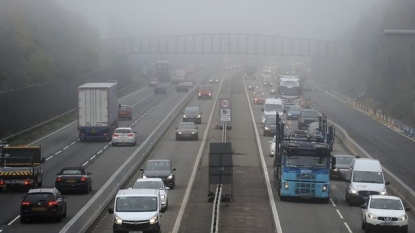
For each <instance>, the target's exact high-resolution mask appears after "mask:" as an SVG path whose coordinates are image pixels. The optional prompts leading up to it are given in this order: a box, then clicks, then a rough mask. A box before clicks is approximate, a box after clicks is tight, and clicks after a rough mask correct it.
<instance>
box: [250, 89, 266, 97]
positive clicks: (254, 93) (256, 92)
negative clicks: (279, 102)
mask: <svg viewBox="0 0 415 233" xmlns="http://www.w3.org/2000/svg"><path fill="white" fill-rule="evenodd" d="M256 95H265V90H264V89H262V88H256V89H255V90H254V92H253V93H252V96H253V97H255V96H256Z"/></svg>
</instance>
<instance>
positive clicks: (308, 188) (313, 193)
mask: <svg viewBox="0 0 415 233" xmlns="http://www.w3.org/2000/svg"><path fill="white" fill-rule="evenodd" d="M285 183H288V188H287V189H286V188H284V186H285ZM282 185H283V188H282V191H281V196H291V197H299V198H304V199H309V198H329V194H330V185H329V184H328V183H309V182H289V181H282ZM323 187H326V190H325V191H323V190H324V189H323Z"/></svg>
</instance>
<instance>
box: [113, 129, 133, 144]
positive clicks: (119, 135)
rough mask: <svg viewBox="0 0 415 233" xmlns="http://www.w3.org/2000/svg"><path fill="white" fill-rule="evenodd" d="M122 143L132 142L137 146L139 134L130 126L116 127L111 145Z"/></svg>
mask: <svg viewBox="0 0 415 233" xmlns="http://www.w3.org/2000/svg"><path fill="white" fill-rule="evenodd" d="M120 144H130V145H132V146H135V145H136V144H137V135H136V132H135V131H133V129H132V128H130V127H120V128H116V129H115V131H114V133H113V134H112V142H111V145H113V146H116V145H120Z"/></svg>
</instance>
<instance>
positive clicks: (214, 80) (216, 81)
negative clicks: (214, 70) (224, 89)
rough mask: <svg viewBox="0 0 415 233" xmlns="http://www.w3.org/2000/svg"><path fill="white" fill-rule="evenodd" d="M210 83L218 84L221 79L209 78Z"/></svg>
mask: <svg viewBox="0 0 415 233" xmlns="http://www.w3.org/2000/svg"><path fill="white" fill-rule="evenodd" d="M209 83H210V84H218V83H219V79H218V78H217V77H211V78H210V79H209Z"/></svg>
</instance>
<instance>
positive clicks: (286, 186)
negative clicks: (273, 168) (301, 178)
mask: <svg viewBox="0 0 415 233" xmlns="http://www.w3.org/2000/svg"><path fill="white" fill-rule="evenodd" d="M284 189H285V190H288V182H284Z"/></svg>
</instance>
